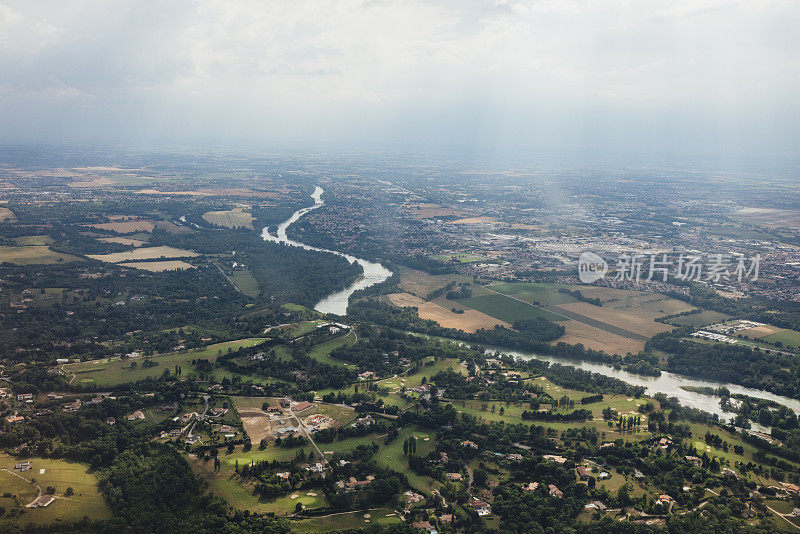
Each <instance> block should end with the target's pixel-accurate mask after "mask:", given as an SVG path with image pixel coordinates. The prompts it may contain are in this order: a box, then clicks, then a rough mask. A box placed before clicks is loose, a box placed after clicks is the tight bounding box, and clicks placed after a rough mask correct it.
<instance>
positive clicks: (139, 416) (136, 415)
mask: <svg viewBox="0 0 800 534" xmlns="http://www.w3.org/2000/svg"><path fill="white" fill-rule="evenodd" d="M125 419H127V420H128V421H141V420H143V419H144V413H142V411H141V410H136V411H135V412H133V413H132V414H128V415H126V416H125Z"/></svg>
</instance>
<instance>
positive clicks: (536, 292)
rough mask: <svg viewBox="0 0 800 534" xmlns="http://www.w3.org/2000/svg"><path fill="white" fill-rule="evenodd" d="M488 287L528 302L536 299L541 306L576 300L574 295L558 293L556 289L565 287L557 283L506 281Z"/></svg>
mask: <svg viewBox="0 0 800 534" xmlns="http://www.w3.org/2000/svg"><path fill="white" fill-rule="evenodd" d="M490 287H491V289H493V290H494V291H497V292H498V293H502V294H504V295H508V296H511V297H514V298H518V299H520V300H524V301H525V302H527V303H528V304H533V302H534V301H536V302H538V303H539V304H540V305H542V306H554V305H556V304H566V303H568V302H577V299H576V298H575V297H573V296H571V295H567V294H564V293H559V292H558V289H560V288H565V287H567V286H564V285H559V284H537V283H525V282H508V283H500V284H492V285H491V286H490ZM570 289H574V288H570ZM561 320H563V319H561Z"/></svg>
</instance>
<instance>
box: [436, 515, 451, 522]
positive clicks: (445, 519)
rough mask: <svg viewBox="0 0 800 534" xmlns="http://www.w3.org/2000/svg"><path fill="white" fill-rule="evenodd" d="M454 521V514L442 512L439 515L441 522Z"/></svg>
mask: <svg viewBox="0 0 800 534" xmlns="http://www.w3.org/2000/svg"><path fill="white" fill-rule="evenodd" d="M452 522H453V514H442V515H440V516H439V523H442V524H449V523H452Z"/></svg>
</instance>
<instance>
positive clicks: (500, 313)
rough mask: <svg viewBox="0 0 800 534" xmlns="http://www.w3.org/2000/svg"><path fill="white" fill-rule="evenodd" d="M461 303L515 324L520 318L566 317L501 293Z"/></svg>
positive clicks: (464, 300)
mask: <svg viewBox="0 0 800 534" xmlns="http://www.w3.org/2000/svg"><path fill="white" fill-rule="evenodd" d="M458 302H459V303H461V304H463V305H465V306H469V307H470V308H472V309H474V310H478V311H479V312H483V313H485V314H486V315H491V316H492V317H494V318H496V319H500V320H501V321H505V322H507V323H509V324H514V322H515V321H518V320H520V319H534V318H536V317H544V318H545V319H549V320H550V321H564V320H565V318H564V317H561V316H560V315H556V314H555V313H551V312H549V311H547V310H543V309H541V308H536V307H534V306H532V305H530V304H526V303H525V302H520V301H519V300H515V299H513V298H511V297H507V296H505V295H501V294H499V293H495V294H490V295H481V296H476V297H472V298H468V299H459V301H458Z"/></svg>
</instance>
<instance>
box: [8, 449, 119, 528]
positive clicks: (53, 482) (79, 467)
mask: <svg viewBox="0 0 800 534" xmlns="http://www.w3.org/2000/svg"><path fill="white" fill-rule="evenodd" d="M29 460H31V461H32V462H33V468H32V469H31V470H29V471H25V472H22V473H20V472H19V471H16V470H13V469H12V468H13V467H14V464H15V463H16V462H17V460H15V459H14V458H13V457H11V456H8V455H5V454H0V467H2V468H6V469H10V470H12V471H13V472H14V473H17V474H19V475H21V476H23V477H25V478H27V479H29V480H30V479H31V478H34V479H36V483H37V484H39V486H40V487H41V488H42V489H44V488H46V487H48V486H52V487H54V488H55V490H56V492H55V494H54V497H55V498H56V500H55V502H53V503H52V504H51V505H50V506H48V507H46V508H31V509H28V508H26V509H25V510H26V513H25V514H24V515H22V516H21V517H20V518H18V519H16V520H13V521H9V523H13V522H17V523H18V524H28V523H50V522H52V521H54V520H55V519H56V517H61V518H62V519H64V520H78V519H81V518H82V517H83V516H88V517H89V518H91V519H107V518H110V517H111V511H110V510H109V508H108V505H107V504H106V502H105V500H104V499H103V497H102V495H100V492H99V491H98V488H97V479H96V478H95V475H94V474H92V473H90V472H89V468H88V467H87V466H86V465H83V464H80V463H75V462H66V461H63V460H51V459H43V458H31V459H29ZM42 469H44V472H43V473H42V472H41V470H42ZM0 487H2V488H4V491H11V492H12V493H15V494H17V495H19V496H20V501H21V504H22V505H23V506H24V505H25V504H28V503H29V502H31V501H32V500H33V499H34V498H35V497H36V493H37V492H36V488H35V487H34V486H33V485H32V484H29V483H26V482H24V481H22V480H20V479H19V477H16V476H14V475H11V474H9V473H8V472H6V471H0ZM68 487H71V488H72V490H73V492H74V493H73V495H71V496H69V497H66V496H65V495H64V492H65V491H66V490H67V488H68ZM5 488H8V489H7V490H5ZM5 501H8V499H0V505H2V506H6V509H7V510H8V509H9V506H8V505H6V504H4V502H5ZM3 524H4V522H3V520H2V519H0V530H2V525H3Z"/></svg>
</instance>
